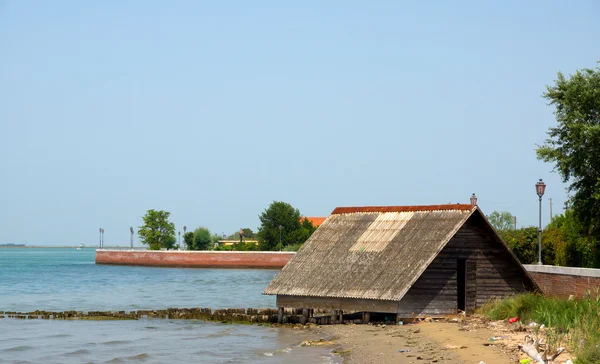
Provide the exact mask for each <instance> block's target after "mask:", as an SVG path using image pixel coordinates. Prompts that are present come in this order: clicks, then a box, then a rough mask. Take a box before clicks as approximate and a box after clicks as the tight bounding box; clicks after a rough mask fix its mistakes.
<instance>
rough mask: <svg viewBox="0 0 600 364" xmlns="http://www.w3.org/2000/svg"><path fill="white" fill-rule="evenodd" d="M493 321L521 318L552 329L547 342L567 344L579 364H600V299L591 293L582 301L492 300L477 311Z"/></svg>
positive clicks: (530, 297)
mask: <svg viewBox="0 0 600 364" xmlns="http://www.w3.org/2000/svg"><path fill="white" fill-rule="evenodd" d="M478 312H479V313H481V314H483V315H484V316H487V317H489V318H491V319H493V320H506V319H509V318H511V317H519V318H520V320H521V321H522V322H524V323H529V322H537V323H538V324H544V325H546V326H547V327H548V328H549V331H548V339H552V341H554V342H556V343H557V345H558V344H559V343H560V342H561V341H568V342H569V343H570V347H571V350H572V351H573V352H574V353H575V355H576V356H577V363H583V364H587V363H600V295H599V293H598V291H596V292H588V294H587V295H585V296H584V297H581V298H574V299H570V300H569V299H563V298H555V297H544V296H542V295H539V294H535V293H525V294H519V295H515V296H511V297H507V298H505V299H493V300H490V301H489V302H487V303H486V304H484V305H483V306H482V307H481V308H479V310H478Z"/></svg>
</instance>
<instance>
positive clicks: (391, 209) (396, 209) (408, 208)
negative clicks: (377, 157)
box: [331, 203, 473, 215]
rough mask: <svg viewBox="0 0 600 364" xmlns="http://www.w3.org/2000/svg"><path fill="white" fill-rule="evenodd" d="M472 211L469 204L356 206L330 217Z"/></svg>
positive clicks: (334, 212)
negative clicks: (375, 213)
mask: <svg viewBox="0 0 600 364" xmlns="http://www.w3.org/2000/svg"><path fill="white" fill-rule="evenodd" d="M472 209H473V205H471V204H458V203H457V204H446V205H414V206H357V207H336V208H335V209H334V210H333V211H332V212H331V215H339V214H351V213H360V212H380V213H381V212H416V211H452V210H460V211H469V210H472Z"/></svg>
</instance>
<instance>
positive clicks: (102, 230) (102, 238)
mask: <svg viewBox="0 0 600 364" xmlns="http://www.w3.org/2000/svg"><path fill="white" fill-rule="evenodd" d="M100 245H102V247H103V248H104V228H102V229H100Z"/></svg>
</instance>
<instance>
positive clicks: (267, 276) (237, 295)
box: [0, 248, 278, 311]
mask: <svg viewBox="0 0 600 364" xmlns="http://www.w3.org/2000/svg"><path fill="white" fill-rule="evenodd" d="M95 254H96V253H95V250H94V249H82V250H76V249H74V248H72V249H62V248H48V249H33V248H32V249H17V248H11V249H0V293H1V294H2V301H1V302H0V310H5V311H35V310H62V311H64V310H79V311H93V310H112V311H121V310H124V311H130V310H138V309H162V308H168V307H210V308H229V307H235V308H241V307H246V308H247V307H252V308H261V307H274V305H275V298H274V297H273V296H263V295H261V294H260V293H261V292H262V290H263V289H264V288H265V287H266V286H267V284H269V282H270V281H271V280H272V279H273V277H275V275H276V274H277V273H278V271H277V270H256V269H188V268H151V267H131V266H115V265H96V264H95V263H94V260H95Z"/></svg>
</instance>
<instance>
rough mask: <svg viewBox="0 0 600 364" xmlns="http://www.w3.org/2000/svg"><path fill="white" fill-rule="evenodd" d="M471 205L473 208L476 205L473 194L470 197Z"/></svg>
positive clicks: (475, 198)
mask: <svg viewBox="0 0 600 364" xmlns="http://www.w3.org/2000/svg"><path fill="white" fill-rule="evenodd" d="M471 205H473V206H476V205H477V196H475V194H472V195H471Z"/></svg>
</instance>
